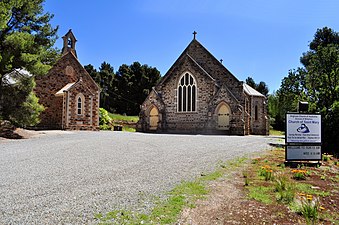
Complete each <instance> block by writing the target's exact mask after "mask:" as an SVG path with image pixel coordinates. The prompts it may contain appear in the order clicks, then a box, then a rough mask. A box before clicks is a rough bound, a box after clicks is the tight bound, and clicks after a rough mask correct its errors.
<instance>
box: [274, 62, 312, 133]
mask: <svg viewBox="0 0 339 225" xmlns="http://www.w3.org/2000/svg"><path fill="white" fill-rule="evenodd" d="M305 74H306V71H305V69H303V68H298V69H296V70H290V71H289V72H288V75H287V77H285V78H284V79H283V80H282V82H281V85H280V88H279V89H278V90H277V92H276V93H275V95H273V96H270V97H269V99H268V108H269V114H270V117H271V118H274V124H272V126H273V128H274V129H277V130H284V128H285V114H286V112H296V111H297V110H298V103H299V101H306V100H307V96H306V90H305V82H304V80H305Z"/></svg>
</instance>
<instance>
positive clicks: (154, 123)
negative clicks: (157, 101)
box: [149, 107, 159, 130]
mask: <svg viewBox="0 0 339 225" xmlns="http://www.w3.org/2000/svg"><path fill="white" fill-rule="evenodd" d="M158 122H159V111H158V109H157V108H156V107H153V108H152V109H151V111H150V113H149V124H150V128H149V129H150V130H157V129H158Z"/></svg>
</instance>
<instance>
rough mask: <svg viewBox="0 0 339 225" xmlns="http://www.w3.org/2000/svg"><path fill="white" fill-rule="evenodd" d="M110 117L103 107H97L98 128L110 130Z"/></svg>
mask: <svg viewBox="0 0 339 225" xmlns="http://www.w3.org/2000/svg"><path fill="white" fill-rule="evenodd" d="M111 121H112V119H111V117H110V116H109V114H108V112H107V111H106V110H105V109H104V108H99V125H100V130H111V129H112V125H111Z"/></svg>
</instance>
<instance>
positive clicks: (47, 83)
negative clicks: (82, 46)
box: [35, 30, 100, 130]
mask: <svg viewBox="0 0 339 225" xmlns="http://www.w3.org/2000/svg"><path fill="white" fill-rule="evenodd" d="M62 38H63V49H62V56H61V58H60V59H59V60H58V61H57V62H56V64H55V65H54V66H53V67H52V68H51V69H50V71H49V72H48V74H47V75H45V76H38V77H36V87H35V93H36V95H37V96H38V97H39V103H40V104H42V105H43V106H44V107H45V111H44V112H42V114H41V115H40V119H41V122H40V124H38V127H39V128H42V129H65V130H99V96H100V95H99V94H100V89H99V87H98V85H97V84H96V83H95V82H94V80H93V79H92V78H91V76H90V75H89V74H88V73H87V71H86V70H85V69H84V68H83V66H82V65H81V64H80V62H79V61H78V59H77V54H76V51H75V43H76V41H77V40H76V38H75V36H74V35H73V33H72V31H71V30H69V31H68V32H67V33H66V35H65V36H64V37H62Z"/></svg>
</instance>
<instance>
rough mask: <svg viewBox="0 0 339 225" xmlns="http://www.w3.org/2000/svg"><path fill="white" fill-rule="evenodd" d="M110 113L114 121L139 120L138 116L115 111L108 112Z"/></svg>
mask: <svg viewBox="0 0 339 225" xmlns="http://www.w3.org/2000/svg"><path fill="white" fill-rule="evenodd" d="M108 115H109V116H110V117H111V118H112V119H113V121H127V122H138V121H139V117H138V116H124V115H120V114H115V113H108Z"/></svg>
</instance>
